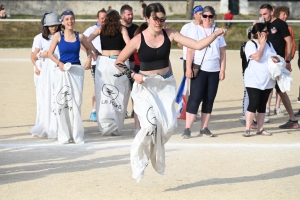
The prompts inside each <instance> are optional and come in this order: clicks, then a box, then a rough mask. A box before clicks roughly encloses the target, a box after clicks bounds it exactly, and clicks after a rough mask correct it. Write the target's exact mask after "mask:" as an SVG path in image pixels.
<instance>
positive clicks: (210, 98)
mask: <svg viewBox="0 0 300 200" xmlns="http://www.w3.org/2000/svg"><path fill="white" fill-rule="evenodd" d="M218 86H219V72H206V71H202V70H200V72H199V76H198V77H197V78H193V79H191V87H190V96H189V100H188V102H187V109H186V111H187V112H188V113H191V114H197V113H198V109H199V105H200V103H201V102H202V108H201V112H203V113H211V112H212V108H213V104H214V101H215V98H216V95H217V91H218Z"/></svg>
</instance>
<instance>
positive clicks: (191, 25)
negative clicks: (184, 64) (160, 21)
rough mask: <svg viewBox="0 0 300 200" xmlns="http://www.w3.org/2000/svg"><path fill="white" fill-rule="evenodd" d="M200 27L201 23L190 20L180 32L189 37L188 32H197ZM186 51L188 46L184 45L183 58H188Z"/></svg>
mask: <svg viewBox="0 0 300 200" xmlns="http://www.w3.org/2000/svg"><path fill="white" fill-rule="evenodd" d="M198 27H199V25H195V24H194V22H190V23H188V24H185V25H184V26H183V27H182V28H181V30H180V34H181V35H183V36H186V37H189V36H188V33H190V32H195V33H196V32H197V28H198ZM190 38H191V37H190ZM186 52H187V47H185V46H183V48H182V57H183V60H186Z"/></svg>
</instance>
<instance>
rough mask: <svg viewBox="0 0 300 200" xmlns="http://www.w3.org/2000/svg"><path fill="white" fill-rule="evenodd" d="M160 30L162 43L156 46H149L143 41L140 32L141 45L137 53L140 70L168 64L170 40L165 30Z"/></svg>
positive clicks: (158, 67)
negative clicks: (162, 36) (162, 35)
mask: <svg viewBox="0 0 300 200" xmlns="http://www.w3.org/2000/svg"><path fill="white" fill-rule="evenodd" d="M162 31H163V34H164V43H163V44H162V45H161V46H160V47H158V48H151V47H149V46H148V45H147V44H146V42H145V38H144V35H143V33H141V45H140V48H139V51H138V53H137V54H138V57H139V61H140V69H141V70H142V71H151V70H157V69H163V68H165V67H168V66H169V56H170V49H171V41H170V39H169V37H168V35H167V33H166V32H165V30H164V29H163V30H162Z"/></svg>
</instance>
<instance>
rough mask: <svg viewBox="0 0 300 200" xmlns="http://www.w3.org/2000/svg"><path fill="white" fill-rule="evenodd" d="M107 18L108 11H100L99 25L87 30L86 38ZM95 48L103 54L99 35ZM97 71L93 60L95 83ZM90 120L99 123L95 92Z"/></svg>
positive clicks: (92, 71)
mask: <svg viewBox="0 0 300 200" xmlns="http://www.w3.org/2000/svg"><path fill="white" fill-rule="evenodd" d="M105 17H106V11H105V9H104V8H102V9H101V10H99V11H98V13H97V23H96V24H95V25H94V26H91V27H89V28H88V29H86V31H85V32H84V33H83V35H84V36H85V37H89V36H90V35H91V34H92V33H93V32H94V30H96V29H97V28H98V27H99V26H100V25H101V24H102V23H103V22H104V19H105ZM92 43H93V45H94V47H95V48H96V49H97V50H98V51H99V52H100V53H101V52H102V51H101V42H100V36H99V35H98V36H97V37H96V38H95V39H94V40H93V41H92ZM81 49H82V50H83V51H86V50H85V49H84V47H83V46H81ZM95 69H96V60H94V59H93V60H92V67H91V73H92V77H93V79H94V83H95ZM90 120H91V121H93V122H97V114H96V98H95V92H94V93H93V96H92V112H91V115H90Z"/></svg>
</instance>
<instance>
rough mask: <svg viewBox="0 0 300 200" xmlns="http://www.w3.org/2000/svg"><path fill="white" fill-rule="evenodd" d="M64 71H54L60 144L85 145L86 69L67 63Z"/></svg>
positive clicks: (55, 105) (55, 111)
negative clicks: (84, 102) (82, 110)
mask: <svg viewBox="0 0 300 200" xmlns="http://www.w3.org/2000/svg"><path fill="white" fill-rule="evenodd" d="M68 66H69V67H70V68H69V69H68ZM64 69H66V70H65V71H61V70H60V69H59V68H58V67H57V68H56V69H55V71H54V76H55V79H54V80H55V81H54V100H55V101H54V105H53V112H54V113H55V115H56V118H57V122H58V143H60V144H65V143H69V142H74V143H76V144H79V143H84V141H83V137H84V128H83V123H82V119H81V103H82V90H83V82H84V67H83V66H80V65H72V66H71V64H70V63H66V64H65V68H64ZM67 69H68V70H67Z"/></svg>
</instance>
